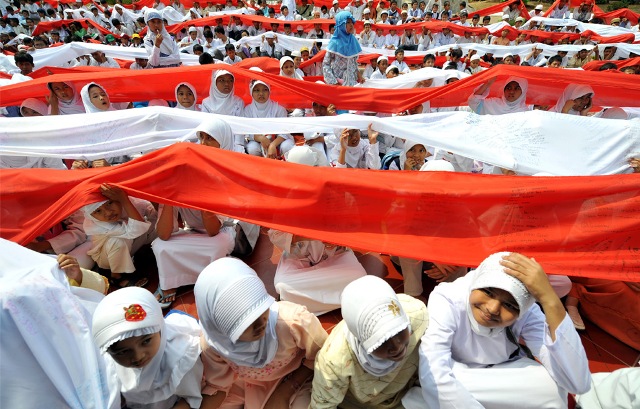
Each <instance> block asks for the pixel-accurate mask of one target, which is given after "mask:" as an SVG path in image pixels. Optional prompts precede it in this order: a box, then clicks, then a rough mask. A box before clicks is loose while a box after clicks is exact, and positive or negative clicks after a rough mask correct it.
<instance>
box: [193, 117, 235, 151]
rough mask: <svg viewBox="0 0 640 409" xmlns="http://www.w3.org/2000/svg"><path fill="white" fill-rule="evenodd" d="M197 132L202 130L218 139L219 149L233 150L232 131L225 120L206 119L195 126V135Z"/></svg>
mask: <svg viewBox="0 0 640 409" xmlns="http://www.w3.org/2000/svg"><path fill="white" fill-rule="evenodd" d="M199 132H204V133H206V134H207V135H209V136H211V137H212V138H213V139H215V140H216V141H218V143H219V144H220V149H224V150H225V151H233V131H232V130H231V126H229V124H228V123H227V121H225V120H223V119H220V118H211V119H207V120H206V121H204V122H202V123H201V124H200V125H198V127H197V128H196V136H198V133H199Z"/></svg>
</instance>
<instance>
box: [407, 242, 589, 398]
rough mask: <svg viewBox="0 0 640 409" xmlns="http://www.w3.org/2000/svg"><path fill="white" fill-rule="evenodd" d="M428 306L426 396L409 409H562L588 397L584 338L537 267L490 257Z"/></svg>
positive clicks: (423, 368) (416, 394)
mask: <svg viewBox="0 0 640 409" xmlns="http://www.w3.org/2000/svg"><path fill="white" fill-rule="evenodd" d="M536 301H537V302H539V303H540V304H541V306H542V310H541V308H540V307H539V306H538V305H537V304H536V303H535V302H536ZM427 306H428V309H429V316H430V317H429V318H430V324H429V328H428V329H427V331H426V333H425V335H424V336H423V337H422V344H421V345H420V370H419V371H420V384H421V391H420V389H419V388H414V389H412V390H411V391H410V392H409V393H408V394H407V396H405V399H404V400H403V404H404V406H405V408H407V409H412V408H418V407H420V408H424V407H425V401H426V407H434V408H435V407H438V408H442V409H448V408H484V407H490V408H512V407H513V406H514V404H515V402H517V406H518V407H520V408H536V409H539V408H562V407H566V406H567V393H568V392H569V393H584V392H586V391H587V390H589V388H590V383H591V376H590V373H589V366H588V361H587V357H586V354H585V351H584V348H583V346H582V342H581V340H580V337H579V336H578V333H577V332H576V330H575V329H574V328H573V324H572V323H571V319H570V318H569V316H568V315H567V314H566V312H565V311H564V307H563V305H562V302H561V301H560V299H559V298H558V296H557V295H556V294H555V292H554V291H553V288H552V287H551V285H550V284H549V280H548V278H547V275H546V273H545V272H544V270H543V269H542V266H540V264H538V262H537V261H536V260H535V259H532V258H528V257H526V256H523V255H521V254H518V253H507V252H503V253H496V254H492V255H491V256H489V257H487V258H486V259H485V260H484V261H483V262H482V263H481V264H480V266H479V267H478V268H477V269H476V270H474V271H471V272H469V273H468V274H467V275H466V276H464V277H462V278H459V279H457V280H456V281H454V282H453V283H442V284H440V285H438V286H437V287H436V288H435V290H434V291H433V292H432V293H431V295H430V296H429V303H428V305H427ZM543 311H544V312H543ZM520 340H522V341H523V342H524V343H523V344H521V343H520ZM534 359H537V360H538V361H535V360H534Z"/></svg>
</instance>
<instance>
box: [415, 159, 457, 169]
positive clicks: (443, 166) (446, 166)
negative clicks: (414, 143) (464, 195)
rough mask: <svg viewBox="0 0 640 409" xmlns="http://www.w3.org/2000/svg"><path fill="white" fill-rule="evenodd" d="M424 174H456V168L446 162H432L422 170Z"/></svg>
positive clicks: (426, 164)
mask: <svg viewBox="0 0 640 409" xmlns="http://www.w3.org/2000/svg"><path fill="white" fill-rule="evenodd" d="M420 170H421V171H423V172H455V171H456V170H455V168H454V167H453V165H452V164H451V163H450V162H447V161H446V160H443V159H439V160H430V161H428V162H427V163H425V164H424V165H422V167H421V168H420Z"/></svg>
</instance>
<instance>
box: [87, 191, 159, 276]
mask: <svg viewBox="0 0 640 409" xmlns="http://www.w3.org/2000/svg"><path fill="white" fill-rule="evenodd" d="M100 193H102V195H103V196H105V197H106V198H107V199H108V200H103V201H101V202H96V203H91V204H89V205H86V206H85V207H84V208H83V209H82V210H83V211H84V215H85V219H84V224H83V227H84V231H85V233H86V234H87V235H88V236H91V240H92V243H93V246H92V248H91V250H89V251H88V252H87V254H88V255H89V256H91V258H93V259H94V260H95V262H96V263H97V264H98V267H100V268H102V269H107V270H111V278H112V280H113V281H112V284H113V285H117V286H120V287H129V286H132V285H136V286H138V287H142V286H144V285H145V284H147V282H148V280H147V279H146V278H141V277H136V276H133V275H132V274H133V273H134V272H135V270H136V268H135V266H134V265H133V259H132V255H133V254H135V252H136V251H137V250H138V249H139V248H140V247H141V246H142V245H144V244H149V243H151V241H153V239H154V238H155V236H156V233H155V229H154V228H153V227H152V226H153V225H154V224H155V220H156V218H157V212H156V210H155V209H154V208H153V206H152V205H151V203H149V202H148V201H146V200H140V199H135V198H129V196H127V193H126V192H125V191H124V190H122V189H121V188H119V187H117V186H114V185H109V184H107V183H103V184H102V185H101V186H100ZM134 203H135V204H134ZM143 215H144V217H143ZM123 274H124V275H125V276H123Z"/></svg>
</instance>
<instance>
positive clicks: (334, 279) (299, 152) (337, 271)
mask: <svg viewBox="0 0 640 409" xmlns="http://www.w3.org/2000/svg"><path fill="white" fill-rule="evenodd" d="M286 159H287V162H293V163H298V164H301V165H308V166H329V162H328V161H327V157H326V155H325V154H324V152H323V151H320V150H317V149H315V148H313V147H310V146H296V147H294V148H293V149H291V150H290V151H289V153H288V154H287V157H286ZM269 239H270V240H271V242H272V243H273V244H274V245H275V246H276V247H278V248H279V249H280V250H282V257H281V258H280V261H279V262H278V267H277V268H276V274H275V277H274V280H273V281H274V285H275V288H276V291H277V292H278V294H280V299H281V300H282V301H290V302H294V303H296V304H300V305H304V306H305V307H307V309H308V310H309V311H310V312H312V313H314V314H316V315H321V314H324V313H326V312H329V311H331V310H335V309H338V308H340V294H341V293H342V290H343V289H344V288H345V286H346V285H347V284H349V283H350V282H352V281H353V280H356V279H358V278H360V277H363V276H365V275H366V274H367V272H366V271H365V269H364V268H363V267H362V264H360V262H359V261H358V259H357V257H356V256H355V254H354V253H353V251H352V250H351V249H349V248H347V247H343V246H336V245H333V244H330V243H325V242H323V241H320V240H313V239H309V238H306V237H302V236H298V235H295V234H292V233H286V232H283V231H278V230H274V229H270V230H269Z"/></svg>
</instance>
